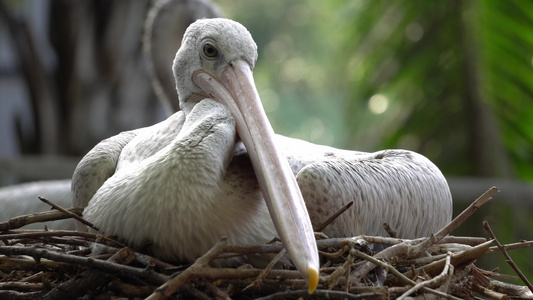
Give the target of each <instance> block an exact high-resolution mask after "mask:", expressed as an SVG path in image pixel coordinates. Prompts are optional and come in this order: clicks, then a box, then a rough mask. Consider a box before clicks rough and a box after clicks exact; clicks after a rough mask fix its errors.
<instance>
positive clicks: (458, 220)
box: [408, 186, 500, 257]
mask: <svg viewBox="0 0 533 300" xmlns="http://www.w3.org/2000/svg"><path fill="white" fill-rule="evenodd" d="M499 191H500V190H498V188H496V187H494V186H493V187H491V188H490V189H489V190H488V191H486V192H485V193H484V194H483V195H481V196H480V197H479V198H477V199H476V200H475V201H474V202H473V203H472V204H470V205H469V206H468V207H467V208H466V209H465V210H463V212H461V213H460V214H459V215H458V216H457V217H455V219H453V220H452V221H451V222H450V223H448V225H446V226H444V227H443V228H442V229H441V230H439V232H437V233H436V234H434V235H431V236H430V237H429V238H427V239H426V240H425V241H423V242H422V243H420V244H418V245H417V246H415V247H413V248H412V249H410V252H409V254H408V256H409V257H413V256H417V255H419V254H420V253H422V252H424V251H425V250H426V249H427V248H429V247H431V245H433V244H435V243H437V242H438V241H440V240H442V239H443V238H444V237H445V236H447V235H448V234H450V233H451V232H452V231H454V230H455V229H456V228H457V227H459V226H460V225H461V224H463V222H464V221H465V220H466V219H468V218H469V217H470V216H471V215H472V214H473V213H474V212H476V211H477V210H478V209H479V208H480V207H481V206H482V205H483V204H485V203H487V202H488V201H489V200H490V199H492V196H493V195H494V194H496V193H497V192H499Z"/></svg>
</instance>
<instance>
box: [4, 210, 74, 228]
mask: <svg viewBox="0 0 533 300" xmlns="http://www.w3.org/2000/svg"><path fill="white" fill-rule="evenodd" d="M67 211H68V212H69V213H73V214H81V212H82V211H83V208H80V207H74V208H70V209H69V210H67ZM68 218H70V217H69V216H66V215H65V214H64V213H62V212H59V211H45V212H40V213H34V214H29V215H23V216H18V217H14V218H11V219H9V220H8V221H5V222H0V231H8V230H13V229H18V228H21V227H23V226H26V225H29V224H33V223H41V222H48V221H57V220H63V219H68Z"/></svg>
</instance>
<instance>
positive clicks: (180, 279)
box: [146, 238, 227, 300]
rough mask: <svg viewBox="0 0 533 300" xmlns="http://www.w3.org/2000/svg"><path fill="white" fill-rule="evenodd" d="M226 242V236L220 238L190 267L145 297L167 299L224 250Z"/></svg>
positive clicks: (152, 299) (148, 298)
mask: <svg viewBox="0 0 533 300" xmlns="http://www.w3.org/2000/svg"><path fill="white" fill-rule="evenodd" d="M226 243H227V238H222V239H221V240H220V241H219V242H218V243H216V244H215V246H213V248H211V249H210V250H209V251H207V253H206V254H204V255H203V256H201V257H200V258H198V259H197V260H196V261H195V262H194V263H193V264H192V265H191V266H190V267H188V268H187V269H185V270H184V271H183V272H181V273H180V274H179V275H177V276H176V277H174V278H171V279H170V280H168V281H167V282H165V283H164V284H163V285H161V286H160V287H158V288H157V289H156V290H155V291H154V292H153V293H152V294H151V295H150V296H148V297H147V298H146V299H147V300H154V299H167V298H168V297H170V296H172V294H174V293H175V292H177V291H178V290H179V289H180V288H181V287H182V286H183V285H185V284H186V283H187V282H189V281H190V280H192V279H194V278H195V273H196V271H198V269H203V268H205V267H208V266H209V262H210V261H211V260H213V259H214V258H215V257H217V256H218V255H219V254H220V253H222V252H223V251H224V246H226Z"/></svg>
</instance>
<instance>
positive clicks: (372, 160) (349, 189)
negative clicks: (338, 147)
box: [296, 150, 452, 238]
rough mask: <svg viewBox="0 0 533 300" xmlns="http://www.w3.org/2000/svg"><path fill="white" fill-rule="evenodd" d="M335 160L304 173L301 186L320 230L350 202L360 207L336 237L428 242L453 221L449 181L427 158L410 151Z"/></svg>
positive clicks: (340, 223)
mask: <svg viewBox="0 0 533 300" xmlns="http://www.w3.org/2000/svg"><path fill="white" fill-rule="evenodd" d="M345 154H346V153H342V154H340V155H335V153H332V154H331V155H330V157H329V158H328V159H323V160H321V161H318V162H315V163H311V164H308V165H306V166H305V167H303V168H302V169H301V170H300V171H299V172H298V174H297V177H296V180H297V182H298V185H299V186H300V189H301V191H302V195H303V197H304V199H305V201H306V205H307V208H308V210H309V215H310V217H311V221H312V223H313V224H314V226H317V225H319V224H321V223H322V222H324V221H325V220H326V219H328V218H329V217H330V216H331V215H333V214H334V213H335V212H336V211H338V210H339V209H340V208H341V207H342V206H344V205H345V204H347V203H348V202H350V201H354V205H353V206H352V207H351V208H349V209H348V211H346V212H344V213H343V214H342V215H341V216H340V217H339V218H337V219H336V221H335V222H333V223H332V224H330V225H329V226H328V227H327V228H326V230H324V233H326V234H327V235H330V236H337V237H339V236H356V235H360V234H367V235H382V236H383V235H385V236H386V235H387V233H386V232H385V230H384V229H383V223H388V224H389V225H390V226H391V227H392V228H393V229H395V230H396V231H397V235H398V237H402V238H414V237H421V236H428V235H429V234H431V233H434V232H436V231H437V230H438V229H440V228H441V227H442V226H444V225H446V224H447V223H448V222H449V221H450V220H451V215H452V199H451V194H450V190H449V187H448V184H447V182H446V179H445V178H444V176H443V175H442V173H441V172H440V170H439V169H438V168H437V167H436V166H435V165H434V164H433V163H431V162H430V161H429V160H428V159H427V158H425V157H424V156H422V155H420V154H418V153H415V152H412V151H407V150H384V151H379V152H375V153H367V154H364V155H363V154H361V153H360V152H359V153H357V154H355V153H354V154H352V155H345Z"/></svg>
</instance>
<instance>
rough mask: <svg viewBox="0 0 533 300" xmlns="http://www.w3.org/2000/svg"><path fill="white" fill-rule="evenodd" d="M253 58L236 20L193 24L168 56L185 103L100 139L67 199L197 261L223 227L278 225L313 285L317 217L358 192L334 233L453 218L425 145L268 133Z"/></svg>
mask: <svg viewBox="0 0 533 300" xmlns="http://www.w3.org/2000/svg"><path fill="white" fill-rule="evenodd" d="M256 60H257V46H256V45H255V42H254V41H253V39H252V37H251V34H250V33H249V32H248V30H247V29H246V28H245V27H244V26H242V25H241V24H239V23H237V22H235V21H231V20H228V19H221V18H217V19H202V20H198V21H196V22H195V23H193V24H192V25H190V26H189V28H188V29H187V30H186V32H185V34H184V36H183V40H182V44H181V48H180V49H179V50H178V52H177V54H176V57H175V60H174V64H173V72H174V76H175V80H176V88H177V94H178V98H179V107H180V108H181V110H180V111H178V112H176V113H174V114H173V115H172V116H170V117H169V118H168V119H166V120H165V121H163V122H160V123H158V124H155V125H153V126H150V127H145V128H140V129H137V130H133V131H128V132H123V133H121V134H119V135H116V136H113V137H111V138H108V139H106V140H103V141H102V142H100V143H99V144H98V145H96V146H95V147H94V148H93V149H92V150H91V151H90V152H89V153H88V154H87V155H86V156H85V157H84V158H83V159H82V160H81V161H80V163H79V164H78V166H77V168H76V170H75V172H74V175H73V178H72V192H73V205H74V206H82V207H85V210H84V213H83V215H84V217H85V218H86V219H87V220H88V221H90V222H92V223H93V224H94V225H95V226H96V227H97V228H99V230H100V231H101V232H102V233H104V234H108V235H116V236H118V237H119V238H121V239H122V240H123V241H125V242H126V243H128V244H129V245H131V246H132V247H136V248H140V247H142V246H143V245H146V244H147V243H150V247H151V250H152V251H153V253H154V255H156V256H157V257H160V258H163V259H178V260H191V261H192V260H194V259H196V258H198V257H199V256H201V255H202V254H204V253H205V252H206V251H207V250H208V249H209V248H210V247H212V246H213V245H214V244H215V243H216V242H217V241H218V240H219V239H220V238H221V237H222V236H227V237H228V241H229V242H230V243H234V244H257V243H265V242H268V241H270V240H272V238H273V237H275V236H279V237H280V238H281V240H282V242H283V243H284V245H285V247H286V249H287V251H288V253H289V256H290V257H291V259H292V261H293V263H294V264H295V266H296V267H297V268H298V270H299V271H300V272H301V273H302V275H303V276H304V277H305V278H306V279H307V280H308V286H309V290H310V291H313V290H314V289H315V288H316V285H317V283H318V268H319V261H318V254H317V250H316V243H315V239H314V235H313V231H312V224H315V225H318V224H320V223H322V222H323V221H324V220H325V219H327V218H328V217H329V216H330V215H331V214H332V213H333V212H335V211H337V210H338V209H339V208H340V207H341V206H343V205H344V204H345V203H347V202H349V201H354V205H353V207H352V208H351V209H349V210H348V211H347V212H346V213H344V214H342V215H341V217H340V218H338V219H337V220H335V221H334V222H333V223H332V224H331V225H330V226H328V227H327V228H326V230H325V233H326V234H328V235H330V236H332V237H335V236H354V235H358V234H369V235H385V234H386V233H385V231H384V229H383V226H382V224H383V223H385V222H386V223H388V224H390V225H391V226H392V227H393V228H395V229H396V230H397V232H398V236H399V237H403V238H414V237H422V236H428V235H430V234H431V233H434V232H435V231H437V230H438V229H439V228H441V227H442V226H444V225H445V224H446V223H447V222H449V221H450V219H451V214H452V200H451V194H450V191H449V188H448V185H447V182H446V180H445V178H444V176H443V175H442V173H441V172H440V170H439V169H438V168H437V167H436V166H435V165H434V164H433V163H431V162H430V161H429V160H428V159H427V158H425V157H423V156H422V155H420V154H417V153H414V152H411V151H407V150H384V151H379V152H375V153H364V152H356V151H348V150H340V149H335V148H332V147H328V146H322V145H316V144H312V143H309V142H306V141H302V140H297V139H292V138H288V137H284V136H281V135H275V134H274V133H273V130H272V127H271V126H270V124H269V123H268V119H267V118H266V115H265V113H264V111H263V109H262V106H261V103H260V98H259V95H258V93H257V90H256V88H255V84H254V79H253V73H252V72H253V68H254V66H255V62H256ZM302 198H303V200H302ZM304 201H305V203H304ZM77 227H78V230H87V229H86V228H85V227H84V226H83V225H81V224H77Z"/></svg>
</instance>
